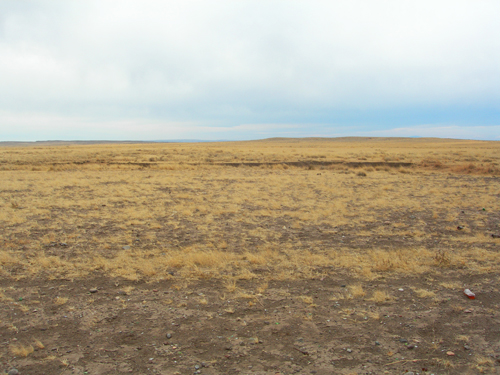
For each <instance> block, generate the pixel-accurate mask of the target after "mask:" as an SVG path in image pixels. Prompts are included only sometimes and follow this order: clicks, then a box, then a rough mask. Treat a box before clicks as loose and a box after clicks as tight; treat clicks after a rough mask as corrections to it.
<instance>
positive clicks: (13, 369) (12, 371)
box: [7, 368, 19, 375]
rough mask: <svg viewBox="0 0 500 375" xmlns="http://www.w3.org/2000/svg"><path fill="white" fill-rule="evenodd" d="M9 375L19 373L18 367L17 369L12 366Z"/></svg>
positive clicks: (17, 374)
mask: <svg viewBox="0 0 500 375" xmlns="http://www.w3.org/2000/svg"><path fill="white" fill-rule="evenodd" d="M7 375H19V371H17V369H15V368H12V369H10V370H9V372H8V373H7Z"/></svg>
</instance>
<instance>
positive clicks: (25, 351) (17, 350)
mask: <svg viewBox="0 0 500 375" xmlns="http://www.w3.org/2000/svg"><path fill="white" fill-rule="evenodd" d="M34 351H35V349H34V348H33V346H31V345H29V346H24V345H22V344H17V345H11V347H10V352H11V353H12V354H13V355H15V356H17V357H27V356H28V355H30V354H31V353H33V352H34Z"/></svg>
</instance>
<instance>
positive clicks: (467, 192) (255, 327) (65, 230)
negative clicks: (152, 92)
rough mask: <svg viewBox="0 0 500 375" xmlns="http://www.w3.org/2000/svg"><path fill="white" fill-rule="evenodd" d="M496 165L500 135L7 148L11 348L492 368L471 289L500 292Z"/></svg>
mask: <svg viewBox="0 0 500 375" xmlns="http://www.w3.org/2000/svg"><path fill="white" fill-rule="evenodd" d="M499 165H500V144H499V143H498V142H476V141H453V140H429V139H428V140H421V139H415V140H405V139H394V140H384V139H371V140H369V139H363V140H319V139H318V140H315V139H311V140H269V141H260V142H227V143H207V144H113V145H106V144H100V145H82V146H77V145H64V146H52V145H48V146H40V145H36V146H33V147H4V148H0V173H1V174H2V179H1V181H2V182H1V183H0V276H1V280H2V285H1V287H2V289H1V291H0V302H1V303H2V304H3V305H5V306H6V307H7V308H6V309H5V310H2V311H3V312H2V315H1V316H0V334H2V335H3V336H4V337H7V339H6V340H9V339H12V338H16V339H19V341H18V342H16V341H9V345H5V346H4V347H3V349H1V348H0V349H1V350H0V355H2V359H3V360H5V362H8V361H11V359H12V358H13V357H16V358H24V361H26V362H22V364H24V365H26V366H31V365H30V363H32V362H27V361H31V360H33V361H38V362H39V363H41V364H42V365H43V366H46V367H44V369H46V370H43V371H45V373H54V372H58V371H59V372H60V371H66V372H67V371H70V369H71V371H73V370H74V371H80V372H85V371H87V369H86V368H85V366H86V364H89V363H93V361H94V360H95V358H99V361H107V362H106V363H109V367H106V366H108V364H106V366H104V365H103V366H104V367H103V368H102V369H97V368H92V369H90V370H91V371H94V372H96V373H98V372H99V371H101V372H110V373H111V372H134V373H146V372H147V371H149V370H148V369H149V367H147V366H150V367H154V366H156V365H155V363H161V361H162V360H164V363H167V362H168V364H169V366H171V367H172V371H174V369H175V371H178V373H190V372H192V371H193V368H192V367H193V366H194V365H193V363H195V364H197V363H198V361H201V360H203V361H204V362H205V363H206V365H207V366H213V367H214V373H215V372H217V373H227V371H228V369H229V368H233V367H235V368H236V367H237V366H236V365H235V364H233V365H231V366H229V365H228V364H229V363H230V361H234V362H235V363H236V361H241V365H242V366H243V364H244V365H245V366H246V365H254V364H255V363H253V362H252V363H249V362H248V361H249V358H252V356H254V355H256V354H255V353H257V352H259V353H261V354H258V355H261V358H263V359H262V363H260V364H258V365H257V366H256V367H255V368H254V370H255V371H257V372H258V371H259V370H258V369H257V368H258V367H259V366H261V367H262V368H265V369H266V371H267V369H272V370H269V371H272V372H273V373H274V372H278V371H280V373H302V372H304V373H309V372H310V370H312V369H313V367H311V368H307V367H308V366H310V365H311V364H312V363H315V362H314V361H316V363H321V364H322V366H325V367H324V368H325V370H324V371H325V373H327V372H328V373H335V371H336V370H337V369H339V368H341V367H342V366H344V367H342V368H343V369H344V370H346V371H351V370H352V371H353V372H356V373H370V371H371V372H372V373H379V372H380V369H381V368H383V369H387V371H388V373H404V372H407V371H410V370H411V371H422V372H426V373H427V370H425V371H424V370H420V369H424V368H425V369H426V368H433V370H432V371H433V372H434V373H441V372H442V371H443V370H444V371H447V372H449V373H454V372H453V371H456V373H465V372H464V371H470V370H472V371H479V372H486V371H491V370H492V369H493V367H494V366H496V362H495V361H494V360H491V359H490V358H492V357H490V356H489V354H490V353H489V352H487V350H486V349H487V348H488V345H487V344H486V343H488V340H490V341H491V340H492V337H493V336H488V335H489V334H490V333H489V332H496V331H495V330H493V329H491V330H490V329H489V328H488V329H487V330H486V329H483V328H484V327H483V326H481V328H477V329H476V328H474V329H472V328H471V327H476V326H478V325H481V324H484V326H488V327H490V326H494V327H495V329H496V330H498V324H497V320H495V319H497V318H496V312H497V311H498V308H499V307H500V306H498V303H497V299H496V297H492V298H489V299H484V300H482V301H481V302H482V304H475V305H472V304H473V303H474V300H468V299H467V298H466V297H465V296H464V295H463V289H464V288H466V287H467V288H469V287H470V288H472V289H473V290H474V292H477V293H478V299H479V298H481V295H482V294H485V293H490V292H491V293H498V292H499V290H500V288H499V287H498V283H499V282H500V278H499V277H498V276H497V275H498V273H499V272H500V253H499V252H498V246H499V244H500V238H499V237H497V236H496V235H498V234H500V227H499V226H498V223H499V220H500V217H499V212H500V199H499V197H500V169H499ZM492 235H493V236H492ZM48 285H50V288H49V287H48ZM494 295H495V296H496V294H494ZM475 301H476V302H477V300H475ZM68 302H70V303H69V304H68ZM68 305H69V306H68ZM450 317H452V318H453V320H452V321H453V324H452V325H447V324H446V323H448V322H449V321H450ZM474 319H475V320H474ZM483 320H484V323H483ZM456 322H460V323H456ZM462 323H464V324H462ZM72 324H74V326H73V325H72ZM68 327H71V328H70V331H71V333H68ZM75 327H78V328H77V329H75ZM117 327H119V328H117ZM165 327H167V328H168V332H170V330H172V331H175V332H174V334H173V335H171V336H170V337H169V336H166V334H167V332H163V329H164V328H165ZM436 327H438V328H436ZM167 328H165V329H167ZM381 328H382V329H381ZM192 331H193V332H192ZM82 332H83V333H82ZM195 332H196V334H195ZM436 332H439V334H440V335H443V336H442V337H443V339H441V338H439V340H437V339H434V338H433V335H434V334H436ZM483 332H486V333H484V334H483ZM42 335H43V336H42ZM73 335H75V338H74V340H75V342H78V346H77V347H76V346H74V347H71V348H69V347H66V346H69V345H70V344H68V345H66V342H65V341H71V340H73V338H72V336H73ZM481 335H482V336H481ZM492 335H493V334H492ZM402 336H404V337H402ZM34 337H37V339H35V338H34ZM257 337H258V339H257ZM400 337H401V339H404V340H406V341H404V340H403V341H399V340H400ZM38 338H40V339H41V340H43V343H42V341H40V340H39V339H38ZM444 339H446V340H447V341H446V342H444V341H443V340H444ZM378 340H380V341H381V343H380V342H378ZM80 341H81V342H80ZM375 341H377V342H378V344H369V343H370V342H371V343H374V342H375ZM6 342H7V341H6ZM21 342H23V343H31V344H29V345H27V346H26V345H22V344H20V343H21ZM96 342H99V348H97V347H95V345H96ZM153 344H154V345H153ZM65 345H66V346H65ZM372 345H373V347H372ZM473 345H474V349H473V351H469V352H466V353H474V355H473V356H472V357H471V358H473V359H472V360H471V361H468V362H466V360H465V359H464V357H460V356H458V354H459V352H458V349H460V350H469V349H468V346H471V347H472V346H473ZM480 345H482V346H481V347H480ZM405 346H406V347H408V349H406V348H405V351H404V353H407V354H404V359H402V357H403V353H402V349H401V348H404V347H405ZM465 346H467V349H466V348H464V347H465ZM174 347H175V348H174ZM257 347H259V348H262V349H258V350H257V349H256V348H257ZM355 347H356V348H357V349H358V350H359V351H360V350H365V349H366V348H368V347H370V348H371V349H370V356H369V358H370V360H371V361H372V360H373V362H367V361H366V359H367V356H366V352H365V353H364V354H362V353H358V352H356V350H351V348H355ZM45 348H49V349H45ZM52 348H54V349H52ZM207 348H208V349H207ZM342 348H343V349H342ZM348 348H349V350H351V352H348V351H347V349H348ZM419 348H424V349H423V350H420V349H419ZM457 348H458V349H457ZM409 349H412V350H409ZM413 349H415V350H413ZM417 349H418V350H417ZM90 351H93V352H92V355H94V354H95V356H91V355H90V354H89V353H88V352H90ZM452 351H454V352H456V353H457V355H456V356H455V355H451V354H449V355H448V354H446V353H447V352H452ZM125 352H126V353H127V354H126V355H125V354H124V353H125ZM48 353H51V354H53V355H48ZM388 353H391V354H390V355H389V354H388ZM396 353H399V355H397V356H396V355H395V354H396ZM460 354H461V352H460ZM132 357H133V358H136V357H137V358H139V357H140V360H139V359H138V360H137V361H136V360H135V359H134V361H133V362H131V361H129V359H130V358H132ZM187 357H188V358H189V360H186V362H183V361H184V358H187ZM387 357H392V358H391V359H389V360H387V359H388V358H387ZM396 357H397V358H396ZM7 358H8V360H7ZM151 358H152V359H151ZM174 358H175V359H174ZM269 358H273V361H274V364H273V365H272V366H268V362H266V361H270V359H269ZM292 358H293V359H292ZM325 358H328V361H326V360H325ZM408 358H410V359H408ZM433 358H435V359H433ZM150 359H151V360H150ZM115 360H116V363H115V364H114V365H111V364H110V363H111V362H113V361H115ZM413 360H415V361H416V362H411V361H413ZM245 361H247V362H248V363H247V362H245ZM420 361H422V362H420ZM424 362H425V363H424ZM33 363H34V362H33ZM82 363H83V364H84V365H82ZM102 363H104V362H102ZM118 363H120V365H119V364H118ZM124 363H125V364H126V363H128V365H127V366H130V367H123V368H121V367H118V366H121V365H122V364H124ZM183 363H189V366H188V367H189V368H188V367H186V366H187V365H186V366H185V367H182V366H184V365H183ZM332 363H333V364H332ZM417 363H418V368H417V367H415V366H416V365H415V364H417ZM226 365H227V366H228V367H226ZM413 365H415V366H414V367H410V366H413ZM73 366H75V368H73ZM113 366H115V367H113ZM123 366H125V365H123ZM238 366H239V367H241V366H240V362H238ZM245 366H243V367H241V368H246V367H245ZM311 366H312V365H311ZM328 366H330V367H328ZM356 366H357V367H356ZM61 367H62V368H61ZM239 367H238V368H239ZM282 367H283V368H282ZM327 368H328V370H326V369H327ZM347 368H349V370H347ZM306 369H307V371H306ZM314 369H315V370H314V371H316V370H317V369H316V368H314ZM40 371H42V370H40ZM252 371H253V370H252ZM429 371H431V370H429ZM28 372H29V371H26V373H28ZM344 372H345V371H344ZM429 373H430V372H429Z"/></svg>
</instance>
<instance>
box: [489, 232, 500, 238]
mask: <svg viewBox="0 0 500 375" xmlns="http://www.w3.org/2000/svg"><path fill="white" fill-rule="evenodd" d="M491 237H493V238H500V234H496V233H493V234H492V235H491Z"/></svg>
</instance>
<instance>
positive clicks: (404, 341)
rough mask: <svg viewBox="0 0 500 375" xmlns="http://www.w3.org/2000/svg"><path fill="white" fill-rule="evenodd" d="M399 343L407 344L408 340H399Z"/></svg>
mask: <svg viewBox="0 0 500 375" xmlns="http://www.w3.org/2000/svg"><path fill="white" fill-rule="evenodd" d="M399 342H403V343H407V342H408V340H407V339H399Z"/></svg>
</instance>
